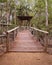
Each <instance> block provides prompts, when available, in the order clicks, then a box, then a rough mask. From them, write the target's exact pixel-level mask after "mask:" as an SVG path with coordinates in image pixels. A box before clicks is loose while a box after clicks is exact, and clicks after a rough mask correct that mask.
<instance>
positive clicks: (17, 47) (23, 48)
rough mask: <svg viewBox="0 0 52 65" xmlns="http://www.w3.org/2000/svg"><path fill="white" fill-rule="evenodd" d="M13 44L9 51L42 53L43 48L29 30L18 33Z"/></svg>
mask: <svg viewBox="0 0 52 65" xmlns="http://www.w3.org/2000/svg"><path fill="white" fill-rule="evenodd" d="M11 44H12V43H11ZM13 44H14V45H13V47H12V48H10V49H9V51H15V52H16V51H17V52H43V46H42V45H41V44H40V42H39V41H38V40H37V39H36V37H34V36H33V35H32V34H31V32H30V31H29V30H23V31H19V32H18V34H17V37H16V39H15V41H14V43H13Z"/></svg>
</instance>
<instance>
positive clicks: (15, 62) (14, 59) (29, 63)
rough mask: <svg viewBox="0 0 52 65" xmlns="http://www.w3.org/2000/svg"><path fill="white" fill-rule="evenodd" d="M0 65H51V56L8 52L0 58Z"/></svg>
mask: <svg viewBox="0 0 52 65" xmlns="http://www.w3.org/2000/svg"><path fill="white" fill-rule="evenodd" d="M0 65H52V55H49V54H46V53H19V52H18V53H17V52H16V53H15V52H9V53H6V54H4V55H3V56H0Z"/></svg>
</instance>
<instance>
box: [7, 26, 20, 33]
mask: <svg viewBox="0 0 52 65" xmlns="http://www.w3.org/2000/svg"><path fill="white" fill-rule="evenodd" d="M18 28H19V27H15V28H13V29H11V30H9V31H7V33H11V32H13V31H15V30H16V29H18Z"/></svg>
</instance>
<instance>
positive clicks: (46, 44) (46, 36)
mask: <svg viewBox="0 0 52 65" xmlns="http://www.w3.org/2000/svg"><path fill="white" fill-rule="evenodd" d="M44 47H45V48H44V51H45V52H47V48H48V34H45V44H44Z"/></svg>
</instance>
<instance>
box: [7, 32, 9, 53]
mask: <svg viewBox="0 0 52 65" xmlns="http://www.w3.org/2000/svg"><path fill="white" fill-rule="evenodd" d="M6 35H7V43H6V51H7V52H8V50H9V34H8V32H7V33H6Z"/></svg>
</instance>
